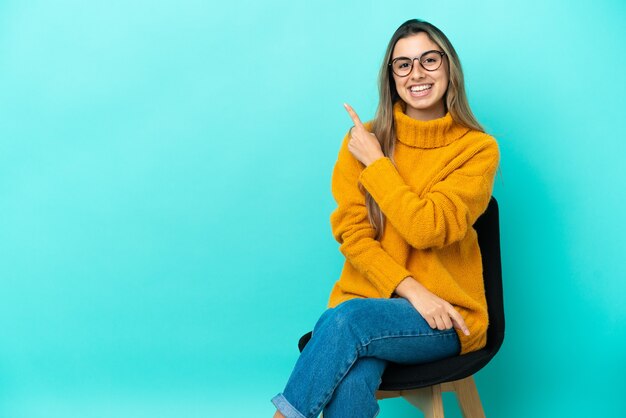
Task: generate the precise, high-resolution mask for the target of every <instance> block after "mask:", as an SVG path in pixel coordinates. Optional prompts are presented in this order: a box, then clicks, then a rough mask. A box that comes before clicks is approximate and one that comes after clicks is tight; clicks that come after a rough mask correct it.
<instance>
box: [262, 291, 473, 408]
mask: <svg viewBox="0 0 626 418" xmlns="http://www.w3.org/2000/svg"><path fill="white" fill-rule="evenodd" d="M460 352H461V345H460V342H459V337H458V335H457V333H456V331H455V330H454V328H450V329H446V330H438V329H436V328H435V329H433V328H431V327H430V325H428V322H426V320H425V319H424V318H423V317H422V316H421V315H420V313H419V312H418V311H417V310H416V309H415V308H414V307H413V305H411V303H410V302H409V301H408V300H407V299H404V298H389V299H385V298H356V299H350V300H347V301H345V302H343V303H341V304H339V305H337V306H336V307H334V308H329V309H327V310H326V311H325V312H324V313H323V314H322V315H321V316H320V318H319V320H318V321H317V323H316V324H315V327H314V328H313V334H312V337H311V340H310V341H309V343H308V344H307V345H306V347H305V348H304V350H302V353H300V357H299V358H298V361H297V362H296V365H295V367H294V369H293V371H292V373H291V376H290V377H289V380H288V381H287V385H286V387H285V389H284V391H283V392H282V393H279V394H277V395H276V396H274V397H273V398H272V403H273V404H274V406H276V408H277V409H278V410H279V411H280V412H281V413H282V414H283V415H284V416H285V417H287V418H315V417H317V416H318V415H319V414H320V412H322V410H323V413H324V418H360V417H363V418H372V417H375V416H376V415H378V413H379V411H380V410H379V407H378V402H377V400H376V391H377V390H378V387H379V385H380V382H381V376H382V374H383V372H384V370H385V366H386V365H387V362H388V361H392V362H395V363H400V364H417V363H424V362H429V361H434V360H438V359H442V358H445V357H452V356H455V355H459V354H460Z"/></svg>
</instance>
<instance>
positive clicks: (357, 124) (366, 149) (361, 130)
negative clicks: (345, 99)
mask: <svg viewBox="0 0 626 418" xmlns="http://www.w3.org/2000/svg"><path fill="white" fill-rule="evenodd" d="M343 105H344V107H345V108H346V110H347V111H348V114H349V115H350V118H351V119H352V122H354V127H352V129H350V142H348V150H349V151H350V152H351V153H352V155H354V157H355V158H356V159H357V160H359V161H360V162H362V163H363V164H365V166H368V165H370V164H371V163H373V162H374V161H376V160H377V159H379V158H381V157H384V156H385V155H384V154H383V151H382V149H381V148H380V143H379V142H378V139H377V138H376V135H374V134H373V133H371V132H369V131H368V130H367V129H365V126H363V123H361V119H359V116H358V115H357V114H356V112H355V111H354V109H352V107H351V106H350V105H349V104H347V103H344V104H343Z"/></svg>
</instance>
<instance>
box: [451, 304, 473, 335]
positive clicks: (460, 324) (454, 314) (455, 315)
mask: <svg viewBox="0 0 626 418" xmlns="http://www.w3.org/2000/svg"><path fill="white" fill-rule="evenodd" d="M450 317H451V318H452V321H453V322H454V323H455V327H456V328H458V329H460V330H461V331H463V333H464V334H465V335H470V332H469V329H468V328H467V326H466V325H465V321H464V320H463V317H462V316H461V314H460V313H459V312H458V311H457V310H456V309H454V308H452V309H451V311H450Z"/></svg>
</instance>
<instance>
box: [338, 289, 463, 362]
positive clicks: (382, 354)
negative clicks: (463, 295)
mask: <svg viewBox="0 0 626 418" xmlns="http://www.w3.org/2000/svg"><path fill="white" fill-rule="evenodd" d="M334 310H335V312H333V313H332V315H331V314H330V313H329V315H328V316H329V317H330V318H332V320H333V321H332V322H333V323H334V324H336V325H337V326H338V327H340V328H343V332H344V333H346V332H349V333H351V334H353V335H354V336H355V338H357V341H358V342H359V355H360V356H361V357H365V356H371V357H377V358H380V359H384V360H389V361H393V362H396V363H405V364H411V363H420V362H428V361H434V360H437V359H441V358H445V357H450V356H454V355H458V354H459V353H460V350H461V346H460V341H459V337H458V335H457V333H456V331H455V329H454V328H450V329H446V330H439V329H436V328H435V329H433V328H431V327H430V325H429V324H428V322H427V321H426V320H425V319H424V318H423V317H422V316H421V315H420V313H419V312H418V311H417V310H416V309H415V308H414V307H413V305H411V303H410V302H409V301H408V300H406V299H404V298H390V299H385V298H364V299H350V300H348V301H346V302H343V303H341V304H340V305H338V306H337V307H336V308H334ZM330 318H327V319H330Z"/></svg>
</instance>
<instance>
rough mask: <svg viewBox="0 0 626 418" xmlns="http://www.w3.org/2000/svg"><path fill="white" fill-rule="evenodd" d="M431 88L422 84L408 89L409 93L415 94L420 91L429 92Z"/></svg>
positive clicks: (429, 85) (430, 85)
mask: <svg viewBox="0 0 626 418" xmlns="http://www.w3.org/2000/svg"><path fill="white" fill-rule="evenodd" d="M432 87H433V85H432V84H422V85H419V86H411V87H409V91H411V92H412V93H417V92H420V91H425V90H430V89H431V88H432Z"/></svg>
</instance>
